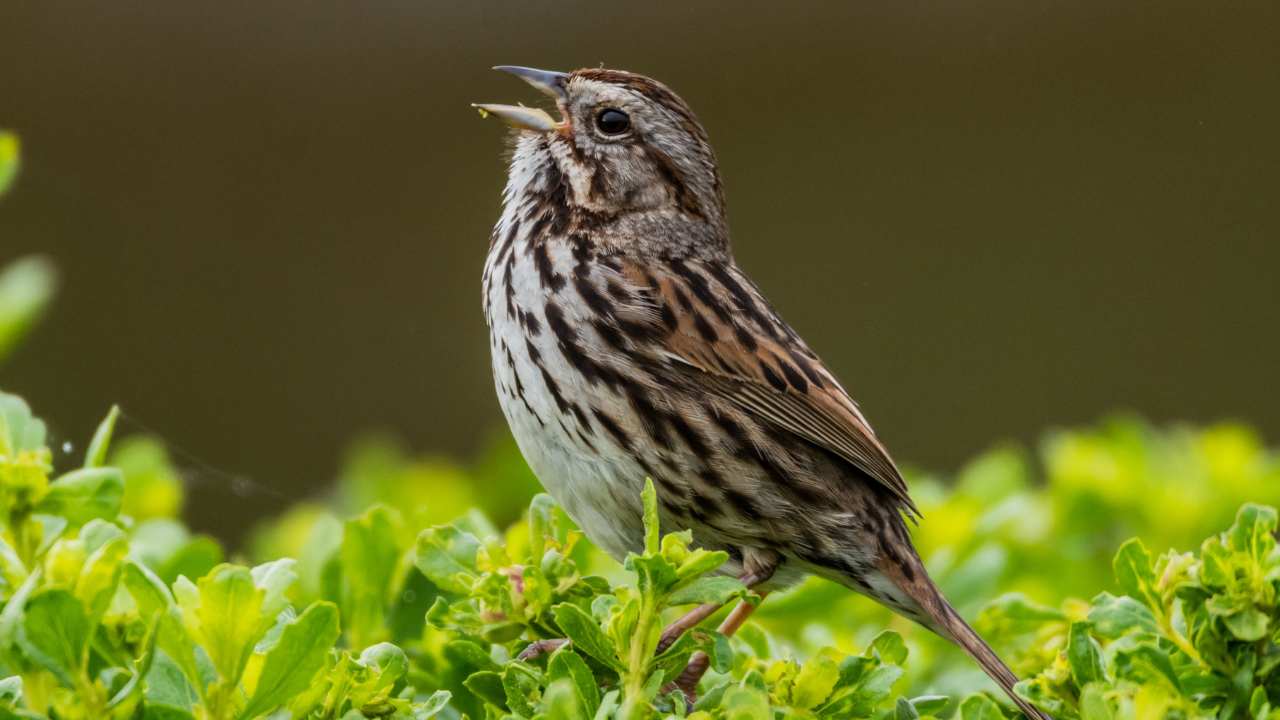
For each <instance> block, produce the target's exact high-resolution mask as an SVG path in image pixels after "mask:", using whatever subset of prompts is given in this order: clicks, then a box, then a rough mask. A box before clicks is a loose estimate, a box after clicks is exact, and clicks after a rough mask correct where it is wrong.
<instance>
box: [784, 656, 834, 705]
mask: <svg viewBox="0 0 1280 720" xmlns="http://www.w3.org/2000/svg"><path fill="white" fill-rule="evenodd" d="M839 679H840V654H839V653H838V652H837V651H836V650H834V649H832V648H823V649H822V650H820V651H818V653H817V654H815V655H814V656H813V657H810V658H809V659H808V660H806V661H805V662H804V665H802V666H800V672H798V673H796V678H795V683H794V685H793V686H792V689H791V704H792V705H794V706H795V707H797V708H800V709H801V710H809V709H811V708H814V707H817V706H818V705H819V704H820V703H822V701H824V700H826V699H827V696H828V695H830V694H831V690H832V689H833V688H835V686H836V681H837V680H839Z"/></svg>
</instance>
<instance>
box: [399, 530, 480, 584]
mask: <svg viewBox="0 0 1280 720" xmlns="http://www.w3.org/2000/svg"><path fill="white" fill-rule="evenodd" d="M478 552H480V541H479V540H478V539H477V538H476V536H475V535H472V534H471V533H469V532H465V531H463V530H459V529H458V528H456V527H454V526H452V525H440V526H436V527H433V528H427V529H426V530H423V531H422V533H421V534H419V535H418V546H417V555H416V556H415V559H414V563H415V564H416V565H417V566H418V569H419V570H421V571H422V574H423V575H426V576H427V578H428V579H430V580H431V582H433V583H435V584H436V585H437V586H438V587H440V588H441V589H442V590H445V591H447V592H451V593H454V594H457V595H466V594H468V593H470V592H471V585H472V583H474V582H475V579H476V574H477V570H476V554H477V553H478Z"/></svg>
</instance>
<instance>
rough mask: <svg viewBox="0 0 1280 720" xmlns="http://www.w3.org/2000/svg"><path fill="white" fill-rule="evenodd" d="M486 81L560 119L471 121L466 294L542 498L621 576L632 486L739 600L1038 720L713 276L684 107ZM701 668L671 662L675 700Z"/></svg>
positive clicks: (742, 297) (604, 91)
mask: <svg viewBox="0 0 1280 720" xmlns="http://www.w3.org/2000/svg"><path fill="white" fill-rule="evenodd" d="M496 69H498V70H502V71H505V72H508V73H511V74H513V75H515V76H517V77H519V78H521V79H523V80H524V81H526V82H528V83H529V84H530V85H532V86H533V87H535V88H537V89H538V90H540V91H542V92H543V93H546V94H547V95H549V96H551V98H552V99H553V100H554V101H555V105H556V108H557V111H558V114H559V115H560V117H559V118H556V117H553V116H552V115H551V114H549V113H547V112H545V111H544V110H541V109H537V108H531V107H524V106H514V105H493V104H481V105H477V106H476V107H477V108H479V109H480V110H481V112H482V114H492V115H494V116H497V117H498V118H501V119H502V120H504V121H506V122H507V123H508V124H509V125H511V126H512V127H513V128H514V129H515V132H514V137H513V150H512V153H511V158H510V168H509V172H508V178H507V184H506V189H505V191H504V193H503V209H502V214H501V217H500V218H499V220H498V223H497V226H496V227H495V228H494V230H493V233H492V237H491V242H490V246H489V253H488V258H487V260H486V262H485V267H484V278H483V285H484V289H483V302H484V314H485V317H486V320H487V322H488V325H489V342H490V350H491V353H492V361H493V374H494V382H495V385H496V387H497V393H498V398H499V400H500V402H501V405H502V410H503V412H504V414H505V415H506V418H507V421H508V423H509V424H510V426H511V431H512V433H513V434H514V436H515V439H516V442H517V443H518V445H519V447H520V450H521V452H522V453H523V454H524V457H525V459H526V460H527V461H528V463H529V466H530V467H531V468H532V469H533V471H534V472H535V473H536V474H537V476H538V478H539V479H540V480H541V482H542V483H543V485H544V486H545V487H546V489H547V490H548V491H549V492H550V493H551V495H552V496H553V497H555V498H556V500H557V501H558V502H559V503H560V504H561V505H562V506H563V507H564V509H565V510H566V511H567V512H568V513H569V515H570V517H572V518H573V519H574V521H575V522H577V523H578V525H579V526H580V527H581V528H582V530H583V532H584V533H585V534H586V535H587V537H589V538H590V539H591V540H592V541H593V542H595V543H596V544H597V545H599V546H600V547H601V548H603V549H604V550H605V551H607V552H609V553H610V554H611V555H613V556H614V557H617V558H621V557H623V556H624V555H625V554H626V553H628V552H639V551H642V550H643V547H644V528H643V524H642V508H641V499H640V497H641V489H642V488H643V485H644V482H645V478H652V480H653V482H654V484H655V487H656V489H657V495H658V502H659V515H660V519H661V523H662V526H663V528H670V529H688V530H691V531H692V534H693V539H694V541H695V543H696V544H697V545H699V546H701V547H705V548H711V549H717V550H723V551H725V552H727V553H728V555H729V557H730V560H729V562H728V563H727V566H726V570H725V571H726V572H732V573H735V574H737V575H738V577H740V578H741V579H742V581H743V582H744V583H745V584H746V585H748V586H750V587H753V588H755V589H756V590H758V591H760V592H761V593H764V592H768V591H770V590H773V589H778V588H784V587H787V586H790V585H792V584H794V583H796V582H797V581H799V580H800V579H802V578H804V577H805V576H808V575H818V576H821V577H824V578H828V579H831V580H834V581H836V582H838V583H841V584H843V585H845V586H847V587H849V588H851V589H853V590H855V591H857V592H859V593H862V594H864V595H867V596H869V597H871V598H873V599H874V600H876V601H878V602H880V603H882V604H884V605H886V606H888V607H889V608H891V609H892V610H894V611H896V612H898V613H900V614H902V615H904V616H906V617H908V618H911V619H912V620H915V621H916V622H919V623H920V624H922V625H924V626H925V627H927V628H929V629H930V630H933V631H934V632H936V633H938V634H939V635H941V636H943V637H945V638H948V639H950V640H952V641H954V642H955V643H956V644H958V645H959V646H960V647H962V648H963V649H964V650H965V651H967V652H968V653H969V655H971V656H972V657H973V659H974V660H976V661H977V663H978V664H979V665H981V666H982V669H983V670H985V671H986V672H987V674H988V675H990V676H991V677H992V678H993V679H994V680H995V681H996V683H997V684H999V686H1000V687H1001V688H1003V689H1004V691H1005V692H1006V693H1008V695H1009V697H1010V698H1011V699H1012V700H1013V702H1014V703H1016V704H1017V706H1018V707H1019V708H1020V709H1021V710H1022V711H1023V712H1024V713H1025V714H1026V715H1027V716H1028V717H1031V718H1035V719H1036V720H1040V719H1042V718H1047V715H1044V714H1043V713H1041V712H1040V711H1039V710H1037V709H1036V708H1035V707H1034V706H1032V705H1031V704H1030V703H1029V702H1028V701H1027V700H1025V699H1023V698H1021V697H1019V696H1018V695H1017V694H1016V693H1015V692H1014V689H1013V688H1014V684H1015V683H1016V682H1017V679H1016V678H1015V677H1014V675H1013V673H1012V672H1011V671H1010V670H1009V668H1008V667H1007V666H1005V664H1004V663H1003V662H1002V661H1001V660H1000V659H999V657H997V656H996V654H995V653H994V652H993V651H992V650H991V648H990V647H989V646H988V645H987V644H986V643H985V642H984V641H983V640H982V639H981V638H980V637H979V636H978V634H977V633H976V632H974V630H973V629H972V628H971V627H970V626H969V625H968V624H967V623H966V622H965V621H964V620H963V619H962V618H961V617H960V615H959V614H958V613H957V612H956V611H955V610H954V609H953V608H952V606H951V605H950V603H948V602H947V600H946V599H945V598H944V597H943V596H942V594H941V593H940V592H939V590H938V588H937V586H936V585H935V584H934V583H933V581H932V580H931V579H930V578H929V575H928V574H927V572H926V571H925V566H924V564H923V563H922V562H921V560H920V557H919V555H918V554H917V553H916V550H915V548H914V547H913V546H912V543H911V537H910V533H909V531H908V522H909V521H914V520H915V519H916V518H918V516H919V511H918V510H917V508H916V505H915V504H914V503H913V502H912V500H911V496H910V495H909V493H908V490H907V484H906V482H905V481H904V480H903V478H902V475H901V473H900V472H899V471H898V468H897V466H896V465H895V464H894V461H893V460H892V459H891V458H890V456H889V453H888V451H887V450H886V449H885V447H884V445H883V444H882V443H881V441H880V440H879V439H878V438H877V437H876V433H875V432H874V431H873V430H872V429H871V425H870V423H868V422H867V419H866V417H865V416H864V415H863V413H862V411H861V410H859V408H858V406H857V404H855V403H854V401H853V400H852V399H851V398H850V396H849V394H848V393H846V392H845V389H844V388H843V387H842V386H841V384H840V382H839V381H838V380H837V379H836V377H835V375H834V374H832V373H831V371H830V370H828V369H827V367H826V366H825V365H824V364H823V363H822V361H821V360H819V359H818V356H817V355H816V354H814V352H813V351H812V350H810V349H809V346H808V345H806V344H805V342H804V340H802V339H801V338H800V336H799V335H797V334H796V332H795V331H794V330H792V329H791V327H790V326H788V325H787V323H786V322H784V321H783V320H782V318H781V317H780V316H779V315H778V313H777V312H776V311H775V310H774V309H773V306H772V305H771V304H770V303H769V301H768V300H767V299H766V298H765V296H764V294H763V293H762V292H761V291H760V289H759V288H758V287H757V286H756V284H755V283H754V282H752V281H751V279H750V278H749V277H747V275H746V273H744V272H743V271H742V270H741V269H740V268H739V267H738V265H737V263H736V262H735V261H734V258H733V254H732V251H731V250H730V243H729V226H728V223H727V219H726V215H725V200H724V190H723V187H722V186H721V182H720V173H719V170H718V168H717V164H716V157H715V154H714V153H713V152H712V149H711V144H710V142H709V141H708V138H707V133H706V131H705V130H704V129H703V127H702V125H701V124H700V123H699V122H698V120H697V118H696V117H694V114H693V112H692V111H691V110H690V109H689V107H688V106H687V105H686V104H685V103H684V101H683V100H681V99H680V98H679V97H678V96H676V94H675V93H674V92H672V91H671V90H670V89H668V88H667V87H666V86H665V85H663V84H661V83H659V82H657V81H655V80H652V79H650V78H647V77H644V76H642V75H637V74H634V73H629V72H623V71H619V70H606V69H597V68H592V69H583V70H577V71H574V72H571V73H561V72H551V71H546V70H536V69H532V68H524V67H513V66H500V67H498V68H496ZM786 242H788V243H791V244H803V243H804V242H806V241H805V239H804V238H803V236H801V237H792V238H787V239H786ZM751 607H752V606H750V605H743V606H739V608H738V609H736V610H735V611H734V613H733V614H732V615H731V616H730V619H729V620H728V621H726V624H725V625H724V626H723V627H722V629H724V630H725V631H726V632H732V630H734V629H736V627H737V625H738V624H740V623H741V622H742V620H744V619H745V617H746V614H747V613H748V612H749V611H750V608H751ZM714 610H715V608H713V607H704V608H699V609H698V610H695V611H694V612H692V613H690V614H689V615H688V616H686V617H685V618H683V619H682V620H681V621H680V622H677V623H676V624H675V625H673V626H672V627H671V628H669V629H668V630H667V632H666V634H665V635H664V641H665V642H669V641H670V640H672V639H674V637H675V636H676V635H678V633H680V632H682V631H683V630H685V629H687V628H689V627H691V626H693V625H695V624H696V623H697V622H699V621H701V620H703V619H704V618H706V617H708V616H709V615H710V614H711V613H712V612H713V611H714ZM705 666H706V660H705V658H698V657H695V658H694V660H693V661H692V662H691V664H690V667H689V668H688V669H687V671H686V673H685V674H684V676H683V677H682V678H681V682H680V685H681V687H682V688H683V689H684V690H685V691H686V693H689V694H692V692H693V691H694V689H695V688H696V685H697V682H698V680H699V678H700V677H701V675H702V673H703V672H704V671H705Z"/></svg>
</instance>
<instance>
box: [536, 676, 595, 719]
mask: <svg viewBox="0 0 1280 720" xmlns="http://www.w3.org/2000/svg"><path fill="white" fill-rule="evenodd" d="M543 707H544V713H545V715H544V716H543V717H546V719H547V720H589V718H590V717H591V715H590V714H589V713H588V712H587V710H586V708H584V707H583V705H582V697H581V696H580V695H579V694H578V690H577V688H576V687H575V686H574V684H573V681H572V680H568V679H561V680H555V681H553V682H552V683H551V684H550V685H548V686H547V691H546V693H544V694H543Z"/></svg>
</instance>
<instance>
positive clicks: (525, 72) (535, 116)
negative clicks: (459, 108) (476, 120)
mask: <svg viewBox="0 0 1280 720" xmlns="http://www.w3.org/2000/svg"><path fill="white" fill-rule="evenodd" d="M494 70H501V71H502V72H506V73H511V74H512V75H515V76H516V77H518V78H520V79H521V80H524V81H525V82H527V83H529V84H530V85H532V86H534V87H535V88H537V89H538V90H540V91H542V92H543V93H545V94H547V95H550V96H551V97H553V98H555V100H556V102H557V103H559V102H561V101H563V100H565V99H566V98H567V95H566V89H565V86H566V85H567V84H568V82H569V74H568V73H562V72H555V71H553V70H538V69H535V68H527V67H519V66H517V65H499V66H497V67H495V68H494ZM471 107H473V108H475V109H477V110H479V111H480V115H481V116H488V115H494V116H497V117H498V118H500V119H501V120H503V121H504V122H506V123H507V124H508V125H511V126H512V127H517V128H520V129H522V130H536V131H538V132H549V131H551V130H559V129H560V128H562V127H564V126H565V122H564V121H558V120H556V119H555V118H553V117H551V116H550V115H548V114H547V112H546V111H545V110H542V109H540V108H530V107H525V106H523V105H495V104H491V103H473V104H472V105H471Z"/></svg>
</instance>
